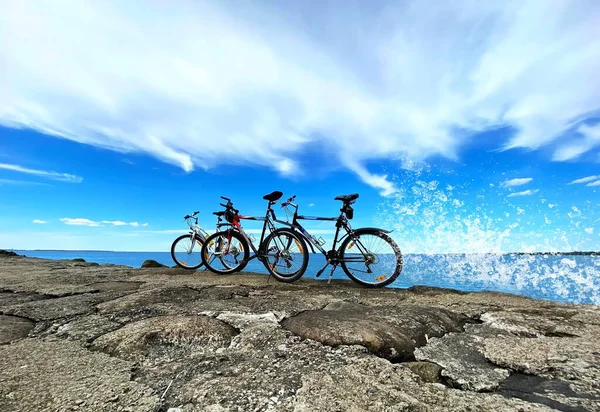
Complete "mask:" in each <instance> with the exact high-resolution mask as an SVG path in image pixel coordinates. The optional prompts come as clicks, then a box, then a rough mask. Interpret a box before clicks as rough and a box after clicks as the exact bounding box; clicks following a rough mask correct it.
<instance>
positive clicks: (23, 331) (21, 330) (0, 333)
mask: <svg viewBox="0 0 600 412" xmlns="http://www.w3.org/2000/svg"><path fill="white" fill-rule="evenodd" d="M34 326H35V323H33V322H32V321H30V320H28V319H23V318H19V317H17V316H5V315H0V345H1V344H3V343H9V342H12V341H14V340H17V339H21V338H24V337H26V336H27V335H28V334H29V332H30V331H31V330H32V329H33V327H34Z"/></svg>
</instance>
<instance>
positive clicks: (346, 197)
mask: <svg viewBox="0 0 600 412" xmlns="http://www.w3.org/2000/svg"><path fill="white" fill-rule="evenodd" d="M358 196H359V195H358V193H353V194H351V195H339V196H337V197H336V198H335V199H334V200H341V201H342V202H344V203H346V202H351V201H353V200H354V199H358Z"/></svg>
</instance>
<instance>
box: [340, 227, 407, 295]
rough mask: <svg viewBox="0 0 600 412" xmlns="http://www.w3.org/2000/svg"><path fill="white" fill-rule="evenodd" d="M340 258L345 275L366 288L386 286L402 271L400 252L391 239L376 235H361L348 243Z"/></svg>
mask: <svg viewBox="0 0 600 412" xmlns="http://www.w3.org/2000/svg"><path fill="white" fill-rule="evenodd" d="M342 256H343V260H344V261H343V265H344V267H345V268H346V270H347V273H348V274H350V275H351V277H352V278H353V279H355V280H356V281H357V282H359V283H361V284H364V285H367V286H378V285H380V284H382V283H384V284H387V283H389V282H390V279H392V280H393V279H394V278H395V277H396V276H398V274H399V273H400V270H401V269H402V263H401V262H402V260H401V255H400V250H399V249H398V248H397V246H395V244H394V243H393V241H392V240H391V239H389V238H388V237H387V236H385V235H381V234H378V233H363V234H361V235H359V236H357V238H356V239H353V240H351V241H349V242H348V243H347V244H346V246H345V248H344V250H342ZM398 256H400V258H399V257H398Z"/></svg>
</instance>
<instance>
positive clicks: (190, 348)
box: [0, 255, 600, 412]
mask: <svg viewBox="0 0 600 412" xmlns="http://www.w3.org/2000/svg"><path fill="white" fill-rule="evenodd" d="M0 359H1V360H2V368H0V410H1V411H123V412H124V411H153V412H154V411H170V412H175V411H182V412H183V411H185V412H188V411H311V412H313V411H314V412H319V411H323V412H324V411H328V412H330V411H367V410H368V411H371V410H372V411H552V410H559V411H576V412H578V411H600V308H599V307H597V306H590V305H571V304H563V303H557V302H550V301H540V300H533V299H528V298H524V297H518V296H512V295H506V294H500V293H487V292H483V293H481V292H479V293H463V292H458V291H454V290H447V289H435V288H427V287H414V288H411V289H408V290H397V289H384V290H368V289H363V288H360V287H358V286H355V285H354V284H352V283H350V282H335V281H334V282H332V283H331V284H330V285H328V284H327V283H326V282H319V281H313V280H307V279H301V280H300V281H299V282H297V283H295V284H292V285H285V284H281V283H277V282H276V281H274V280H271V281H270V282H268V283H267V279H266V276H263V275H256V274H236V275H230V276H217V275H213V274H210V273H208V272H196V273H190V272H185V271H183V270H181V269H173V268H144V269H134V268H130V267H124V266H116V265H98V264H93V263H87V262H81V261H77V262H76V261H49V260H42V259H32V258H25V257H20V256H9V255H2V256H0Z"/></svg>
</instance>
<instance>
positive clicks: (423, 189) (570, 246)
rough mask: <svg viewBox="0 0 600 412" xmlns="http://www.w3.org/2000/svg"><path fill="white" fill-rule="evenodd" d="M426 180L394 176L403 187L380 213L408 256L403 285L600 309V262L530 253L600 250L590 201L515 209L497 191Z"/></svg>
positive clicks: (419, 175)
mask: <svg viewBox="0 0 600 412" xmlns="http://www.w3.org/2000/svg"><path fill="white" fill-rule="evenodd" d="M428 173H429V172H428V170H426V169H421V170H418V171H417V172H416V173H410V174H409V173H407V174H406V175H403V176H402V178H401V179H400V177H399V176H394V180H396V181H397V182H401V184H402V186H403V187H402V189H401V190H400V191H399V192H398V193H397V194H396V195H395V196H394V197H393V198H391V199H389V200H387V201H385V202H384V203H383V204H381V205H380V207H379V210H378V214H377V219H376V223H377V224H378V225H380V226H382V227H387V228H389V229H394V233H393V234H392V236H393V238H394V240H396V241H397V242H398V244H399V245H400V247H401V249H402V251H403V253H405V254H409V255H408V256H406V258H405V273H404V274H403V275H404V279H403V280H401V281H400V282H401V283H403V284H404V286H410V284H409V283H412V284H427V285H431V286H440V287H454V288H458V289H463V290H481V289H487V290H496V291H503V292H510V293H517V294H523V295H528V296H532V297H541V298H546V299H555V300H562V301H569V302H577V303H594V304H600V257H598V256H561V255H532V254H527V253H530V252H542V251H543V252H560V251H563V252H566V251H575V250H582V248H585V246H586V245H594V244H595V245H597V241H596V240H595V238H596V237H597V236H598V234H597V233H595V232H597V231H594V225H597V221H592V218H588V217H587V216H593V213H591V208H593V207H594V205H592V204H591V202H589V201H584V202H582V204H580V205H572V206H569V207H568V208H566V210H565V208H564V207H562V208H561V207H558V206H557V205H556V204H554V203H551V202H548V200H547V199H545V198H541V197H536V198H531V199H527V201H519V202H517V201H515V200H514V199H509V198H507V197H506V193H503V192H502V191H499V190H498V188H497V187H495V185H494V184H489V186H488V187H478V188H469V190H467V184H466V183H461V182H458V183H456V184H452V185H444V186H442V185H440V183H439V182H438V181H437V180H435V179H430V178H428V177H429V176H428ZM592 236H595V237H594V238H592ZM596 247H597V246H596ZM584 250H585V249H584ZM588 250H589V248H588ZM513 252H521V253H513ZM415 253H417V254H415Z"/></svg>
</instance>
